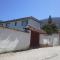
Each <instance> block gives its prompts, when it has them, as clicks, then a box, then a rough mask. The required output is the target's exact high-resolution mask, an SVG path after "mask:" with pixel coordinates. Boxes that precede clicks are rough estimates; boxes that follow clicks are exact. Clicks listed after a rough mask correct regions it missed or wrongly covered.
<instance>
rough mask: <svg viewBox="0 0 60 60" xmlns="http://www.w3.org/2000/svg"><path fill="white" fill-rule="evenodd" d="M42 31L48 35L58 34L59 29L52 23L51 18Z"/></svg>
mask: <svg viewBox="0 0 60 60" xmlns="http://www.w3.org/2000/svg"><path fill="white" fill-rule="evenodd" d="M42 29H43V30H44V31H46V32H47V34H53V33H57V32H58V29H57V26H56V24H54V23H53V22H52V18H51V16H49V18H48V23H47V24H45V25H43V26H42Z"/></svg>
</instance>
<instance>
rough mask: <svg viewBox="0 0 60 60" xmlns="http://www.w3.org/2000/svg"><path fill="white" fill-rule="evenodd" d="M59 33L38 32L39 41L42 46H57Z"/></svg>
mask: <svg viewBox="0 0 60 60" xmlns="http://www.w3.org/2000/svg"><path fill="white" fill-rule="evenodd" d="M59 42H60V41H59V34H52V35H47V34H40V38H39V43H40V45H41V46H42V45H43V46H58V45H59Z"/></svg>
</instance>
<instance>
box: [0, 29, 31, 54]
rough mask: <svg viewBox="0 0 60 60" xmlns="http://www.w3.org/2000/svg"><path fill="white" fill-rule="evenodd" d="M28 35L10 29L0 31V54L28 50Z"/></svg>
mask: <svg viewBox="0 0 60 60" xmlns="http://www.w3.org/2000/svg"><path fill="white" fill-rule="evenodd" d="M29 45H30V33H25V32H21V31H15V30H10V29H5V28H4V29H0V53H2V52H7V51H13V50H24V49H28V48H29Z"/></svg>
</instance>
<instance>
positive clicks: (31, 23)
mask: <svg viewBox="0 0 60 60" xmlns="http://www.w3.org/2000/svg"><path fill="white" fill-rule="evenodd" d="M28 25H30V26H32V27H34V28H36V29H40V23H39V22H36V21H34V20H32V19H29V20H28Z"/></svg>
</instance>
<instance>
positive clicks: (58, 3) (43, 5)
mask: <svg viewBox="0 0 60 60" xmlns="http://www.w3.org/2000/svg"><path fill="white" fill-rule="evenodd" d="M49 15H51V16H52V17H60V0H0V20H11V19H17V18H22V17H28V16H33V17H35V18H37V19H45V18H48V17H49Z"/></svg>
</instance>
